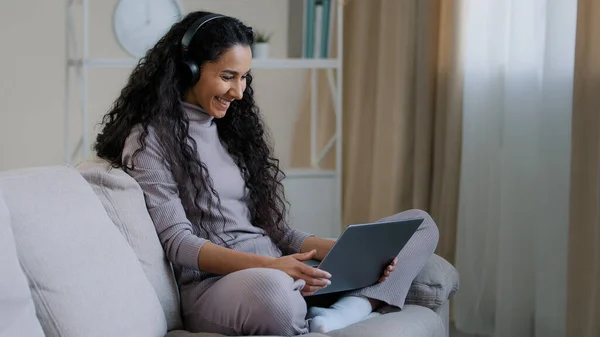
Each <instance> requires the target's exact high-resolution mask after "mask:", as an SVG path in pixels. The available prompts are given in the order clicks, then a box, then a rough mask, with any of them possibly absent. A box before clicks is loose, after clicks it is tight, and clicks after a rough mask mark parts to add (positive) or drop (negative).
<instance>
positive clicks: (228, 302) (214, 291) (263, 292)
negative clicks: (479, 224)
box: [184, 210, 439, 336]
mask: <svg viewBox="0 0 600 337" xmlns="http://www.w3.org/2000/svg"><path fill="white" fill-rule="evenodd" d="M415 217H423V218H425V221H423V223H422V224H421V226H420V227H419V229H418V230H417V232H416V233H415V235H414V236H413V237H412V238H411V239H410V240H409V241H408V243H407V244H406V246H405V247H404V249H402V251H401V252H400V254H399V255H398V264H397V265H396V269H395V271H394V272H393V273H392V274H391V275H390V277H388V279H387V280H386V281H385V282H383V283H379V284H375V285H373V286H370V287H366V288H363V289H359V290H354V291H351V292H347V293H343V294H335V295H333V296H327V297H325V300H326V301H329V302H331V301H334V300H335V299H336V298H338V297H339V296H342V295H356V296H365V297H369V298H373V299H377V300H381V301H383V302H385V303H387V304H390V305H393V306H397V307H399V308H402V307H403V306H404V300H405V298H406V295H407V294H408V290H409V288H410V285H411V283H412V281H413V280H414V278H415V277H416V276H417V274H418V273H419V272H420V271H421V269H422V268H423V266H424V265H425V263H426V262H427V260H428V259H429V258H430V256H431V255H432V254H433V252H434V250H435V248H436V246H437V243H438V238H439V233H438V228H437V226H436V225H435V223H434V221H433V219H432V218H431V217H430V216H429V214H427V213H426V212H424V211H421V210H409V211H405V212H402V213H398V214H395V215H392V216H390V217H387V218H384V219H381V220H392V219H406V218H415ZM382 272H383V271H382ZM303 287H304V281H302V280H298V281H294V280H293V279H292V278H291V277H290V276H288V275H287V274H286V273H284V272H282V271H279V270H275V269H264V268H253V269H246V270H242V271H238V272H235V273H231V274H229V275H226V276H224V277H222V278H221V279H219V280H218V281H217V282H216V283H215V284H213V285H212V286H211V287H210V288H209V289H208V290H206V291H205V292H204V294H203V295H202V296H201V297H200V298H199V299H198V301H196V302H195V305H194V308H193V310H191V311H188V312H187V313H186V314H185V315H184V321H185V325H186V328H187V329H188V330H190V331H193V332H196V331H201V332H214V333H220V334H224V335H234V336H239V335H277V336H294V335H301V334H306V333H308V322H307V320H306V312H307V303H306V301H305V299H304V297H302V295H301V294H300V290H302V288H303ZM319 304H320V305H323V303H322V301H321V303H319ZM327 304H331V303H327Z"/></svg>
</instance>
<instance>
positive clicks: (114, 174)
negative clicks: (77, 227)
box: [77, 157, 183, 331]
mask: <svg viewBox="0 0 600 337" xmlns="http://www.w3.org/2000/svg"><path fill="white" fill-rule="evenodd" d="M77 170H78V171H79V172H80V173H81V175H82V176H83V177H84V178H85V180H86V181H87V182H88V183H89V184H90V186H92V189H93V190H94V192H95V193H96V195H97V196H98V198H99V199H100V201H101V202H102V205H103V206H104V208H105V209H106V212H107V213H108V216H109V217H110V218H111V220H112V222H113V223H114V224H115V226H117V228H118V229H119V231H120V232H121V234H123V237H124V238H125V239H126V240H127V242H128V243H129V246H131V248H133V250H134V251H135V254H136V255H137V258H138V259H139V261H140V263H141V264H142V268H143V269H144V272H145V273H146V276H147V277H148V280H149V281H150V283H151V284H152V286H153V287H154V290H155V291H156V294H157V296H158V299H159V300H160V304H161V306H162V308H163V311H164V313H165V317H166V319H167V329H168V330H169V331H171V330H177V329H182V328H183V323H182V321H181V313H180V309H179V291H178V289H177V284H176V282H175V278H174V276H173V270H172V269H171V265H170V263H169V261H168V260H167V258H166V256H165V253H164V250H163V248H162V246H161V245H160V242H159V241H158V236H157V235H156V230H155V229H154V224H153V223H152V219H151V218H150V215H149V214H148V210H147V209H146V204H145V202H144V194H143V192H142V189H141V188H140V186H139V185H138V184H137V183H136V182H135V180H134V179H133V178H131V176H129V175H128V174H127V173H125V172H124V171H123V170H121V169H116V168H113V167H112V166H111V165H110V164H109V163H108V162H107V161H105V160H103V159H101V158H97V157H94V158H91V159H90V160H88V161H86V162H84V163H81V164H80V165H78V166H77Z"/></svg>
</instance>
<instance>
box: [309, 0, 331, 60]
mask: <svg viewBox="0 0 600 337" xmlns="http://www.w3.org/2000/svg"><path fill="white" fill-rule="evenodd" d="M303 1H304V15H303V18H304V22H303V38H302V40H303V48H302V51H303V53H302V56H303V57H305V58H328V57H330V55H331V44H332V40H333V39H332V33H333V22H334V15H335V3H336V0H303Z"/></svg>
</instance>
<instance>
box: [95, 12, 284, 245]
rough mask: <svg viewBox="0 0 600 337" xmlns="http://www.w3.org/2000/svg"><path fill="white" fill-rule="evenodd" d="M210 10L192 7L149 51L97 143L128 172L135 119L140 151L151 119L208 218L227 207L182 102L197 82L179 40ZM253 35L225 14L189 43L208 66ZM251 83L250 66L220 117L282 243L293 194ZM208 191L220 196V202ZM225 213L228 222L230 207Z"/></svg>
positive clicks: (263, 219) (259, 219)
mask: <svg viewBox="0 0 600 337" xmlns="http://www.w3.org/2000/svg"><path fill="white" fill-rule="evenodd" d="M208 14H211V13H209V12H193V13H190V14H188V15H187V16H186V17H185V18H183V20H181V21H180V22H178V23H176V24H174V25H173V26H172V27H171V28H170V30H169V31H168V32H167V33H166V34H165V35H164V36H163V37H162V38H161V39H160V40H159V41H158V42H157V43H156V45H155V46H154V47H153V48H151V49H150V50H148V52H147V53H146V55H145V56H144V57H143V58H142V59H141V60H140V61H139V63H138V65H137V66H136V67H135V69H134V70H133V71H132V73H131V75H130V77H129V80H128V83H127V84H126V86H125V87H124V88H123V89H122V91H121V93H120V96H119V97H118V98H117V99H116V101H115V102H114V103H113V105H112V107H111V109H110V110H109V111H108V113H107V114H106V115H105V116H104V118H103V120H102V124H103V127H102V130H101V131H100V132H99V134H98V136H97V138H96V143H95V144H94V150H95V151H96V153H97V155H98V156H99V157H101V158H104V159H105V160H108V161H109V162H111V163H112V165H113V166H114V167H118V168H123V169H124V170H126V171H127V170H130V169H134V167H127V165H124V164H123V163H122V160H121V157H122V153H123V147H124V144H125V140H126V139H127V137H128V136H129V134H130V132H131V131H132V128H133V127H134V126H136V125H138V124H139V125H141V126H142V127H143V131H142V133H141V136H140V140H139V141H140V146H141V147H140V149H138V150H137V151H136V152H135V153H134V155H133V156H134V157H135V156H136V155H137V154H138V153H139V152H140V151H143V150H144V148H145V139H146V137H147V135H148V127H149V126H151V127H152V128H153V129H154V130H155V132H156V133H157V136H158V137H159V139H160V140H161V142H162V146H163V147H164V149H165V156H166V158H165V160H166V163H167V164H168V165H169V167H171V168H174V169H177V170H180V171H179V172H178V173H180V174H178V176H183V177H187V180H188V181H187V182H185V181H184V182H181V181H178V188H179V192H180V193H182V194H185V195H187V196H189V197H190V198H192V199H191V200H193V201H194V202H193V204H194V205H195V207H197V208H198V210H199V211H200V212H199V213H200V214H202V217H204V215H206V214H205V212H206V213H207V214H208V213H210V212H211V209H212V208H213V207H217V208H218V210H219V212H221V211H220V208H221V201H220V198H219V195H218V192H217V191H216V190H215V189H214V187H213V184H212V180H211V178H210V175H209V172H208V170H207V168H206V165H205V164H204V163H203V162H202V158H200V155H199V154H198V152H197V150H196V149H197V147H196V142H195V141H194V140H193V139H192V138H191V137H190V136H189V134H188V130H189V119H188V117H187V116H186V114H185V113H184V110H183V107H182V104H181V101H182V100H183V98H184V96H185V94H186V92H187V91H188V90H189V89H190V88H191V87H192V86H193V85H194V83H191V82H190V76H189V74H188V73H189V71H187V72H186V71H185V69H184V68H183V67H182V66H181V64H182V55H181V49H180V48H181V46H180V41H181V39H182V37H183V35H184V33H185V32H186V30H187V29H188V27H190V26H191V25H192V23H194V22H195V21H196V20H198V19H199V18H202V17H203V16H205V15H208ZM253 42H254V33H253V32H252V29H251V28H250V27H248V26H246V25H244V24H243V23H242V22H240V21H239V20H237V19H235V18H232V17H224V18H219V19H217V20H212V21H209V22H207V23H206V24H205V25H203V26H202V28H201V29H200V30H198V32H197V33H196V34H195V36H194V38H193V39H192V41H191V43H190V45H189V49H188V57H189V58H191V59H192V60H194V61H195V62H196V64H198V65H199V66H200V68H201V69H202V65H203V64H205V63H206V62H214V61H216V60H217V59H218V58H219V57H220V56H221V55H222V54H223V53H224V52H225V51H226V50H227V49H228V48H230V47H233V46H236V45H242V46H251V45H252V43H253ZM251 84H252V75H251V74H250V73H249V74H248V76H247V78H246V89H245V91H244V94H243V98H242V99H241V100H236V101H235V102H233V103H231V105H230V107H229V109H228V110H227V113H226V115H225V116H224V117H223V118H220V119H215V120H214V122H215V123H216V126H217V130H218V134H219V138H220V139H221V141H222V142H223V143H224V144H225V147H226V149H227V151H228V152H229V154H230V155H231V156H232V158H233V160H234V161H235V162H236V164H237V165H238V167H239V168H240V170H241V172H242V176H243V178H244V180H245V183H246V188H247V191H248V196H247V200H248V208H249V211H250V214H251V221H252V224H253V225H254V226H257V227H260V228H262V229H263V230H264V231H265V232H266V233H267V235H269V236H270V237H271V239H272V240H273V241H274V242H281V240H282V239H283V235H284V230H285V228H286V226H287V223H286V219H285V215H286V209H287V207H286V206H287V201H286V200H285V197H284V194H283V186H282V184H281V180H282V179H283V178H284V177H285V174H284V173H283V172H282V171H281V169H280V168H279V160H277V159H276V158H274V157H273V155H272V153H273V149H272V147H271V145H270V142H269V137H268V135H267V133H266V129H265V126H264V124H263V121H262V119H261V115H260V113H259V109H258V107H257V106H256V104H255V101H254V91H253V89H252V86H251ZM207 193H212V194H213V195H215V196H216V200H217V201H216V205H215V204H214V203H215V202H214V201H213V198H212V197H210V195H209V194H207ZM199 200H207V201H208V209H207V210H202V208H201V207H200V205H199ZM186 211H188V210H186ZM196 213H198V212H196ZM188 214H190V212H188ZM220 214H221V217H222V222H223V225H224V217H223V214H222V213H220ZM190 220H192V219H190ZM196 220H197V225H199V226H200V228H201V230H203V231H204V233H205V234H206V235H207V237H210V233H209V232H208V231H207V229H206V228H205V227H204V226H203V221H202V219H196ZM221 240H222V242H223V243H225V241H224V240H223V239H221Z"/></svg>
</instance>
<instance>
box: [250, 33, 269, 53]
mask: <svg viewBox="0 0 600 337" xmlns="http://www.w3.org/2000/svg"><path fill="white" fill-rule="evenodd" d="M270 39H271V34H267V33H265V32H261V31H257V32H256V38H255V40H254V45H253V46H252V57H254V58H257V59H264V58H268V57H269V40H270Z"/></svg>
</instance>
